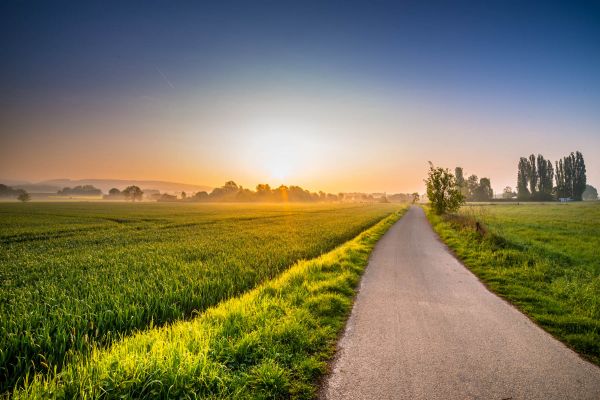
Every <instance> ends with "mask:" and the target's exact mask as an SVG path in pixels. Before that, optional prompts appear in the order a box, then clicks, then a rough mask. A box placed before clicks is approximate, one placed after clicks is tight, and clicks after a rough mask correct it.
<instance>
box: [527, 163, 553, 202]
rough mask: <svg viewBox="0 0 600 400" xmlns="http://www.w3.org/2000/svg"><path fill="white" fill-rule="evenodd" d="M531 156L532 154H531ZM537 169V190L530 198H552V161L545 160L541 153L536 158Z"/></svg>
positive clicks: (542, 199)
mask: <svg viewBox="0 0 600 400" xmlns="http://www.w3.org/2000/svg"><path fill="white" fill-rule="evenodd" d="M532 156H533V154H532ZM536 166H537V168H536V171H537V175H538V176H537V192H536V193H533V194H532V200H539V201H549V200H552V191H553V189H554V188H553V181H554V168H553V167H552V162H551V161H550V160H546V159H545V158H544V156H542V155H541V154H538V155H537V158H536Z"/></svg>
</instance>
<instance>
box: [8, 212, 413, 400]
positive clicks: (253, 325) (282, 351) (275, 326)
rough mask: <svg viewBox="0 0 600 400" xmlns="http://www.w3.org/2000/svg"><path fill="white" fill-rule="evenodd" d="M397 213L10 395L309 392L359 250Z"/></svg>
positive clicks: (360, 262)
mask: <svg viewBox="0 0 600 400" xmlns="http://www.w3.org/2000/svg"><path fill="white" fill-rule="evenodd" d="M400 216H401V213H395V214H394V215H391V216H389V217H387V218H386V219H384V220H383V221H381V222H379V223H378V224H377V225H375V226H374V227H372V228H371V229H369V230H367V231H365V232H363V233H362V234H360V235H359V236H358V237H356V238H355V239H353V240H351V241H349V242H346V243H345V244H343V245H342V246H340V247H338V248H336V249H335V250H333V251H331V252H329V253H327V254H324V255H322V256H320V257H318V258H316V259H312V260H308V261H300V262H299V263H297V264H296V265H294V266H293V267H291V268H290V269H289V270H287V271H286V272H284V273H283V274H281V275H280V276H278V277H277V278H275V279H273V280H270V281H268V282H266V283H264V284H262V285H261V286H259V287H257V288H255V289H254V290H252V291H250V292H248V293H246V294H244V295H241V296H239V297H235V298H232V299H230V300H226V301H225V302H223V303H221V304H220V305H218V306H217V307H214V308H210V309H208V310H207V311H206V312H205V313H203V314H202V315H201V316H199V317H197V318H195V319H193V320H190V321H180V322H176V323H173V324H171V325H167V326H164V327H161V328H155V329H150V330H147V331H145V332H141V333H137V334H135V335H132V336H129V337H127V338H124V339H123V340H120V341H118V342H117V343H114V344H113V345H112V346H111V347H109V348H105V349H99V348H97V349H94V350H93V352H92V353H91V355H90V356H89V357H80V360H79V361H75V362H73V363H71V364H70V365H68V366H67V367H66V368H65V369H64V370H63V371H62V372H61V373H59V374H58V375H56V376H54V377H53V378H50V379H49V378H47V377H46V378H44V376H43V375H38V376H36V377H35V378H34V379H33V382H31V383H30V384H29V385H27V387H26V390H25V391H20V392H18V393H16V394H15V398H40V397H44V398H69V399H70V398H212V399H217V398H231V399H273V398H312V397H314V395H315V393H316V386H317V379H318V378H319V377H320V376H321V375H322V374H323V373H324V372H325V371H326V368H327V361H328V360H329V359H330V358H331V357H332V355H333V353H334V351H335V343H336V339H337V337H338V335H339V333H340V331H341V329H342V328H343V325H344V321H345V319H346V318H347V316H348V314H349V312H350V309H351V305H352V298H353V295H354V291H355V288H356V286H357V283H358V281H359V279H360V275H361V273H362V271H363V269H364V267H365V266H366V264H367V261H368V257H369V254H370V252H371V250H372V249H373V247H374V245H375V243H376V242H377V240H378V239H379V238H380V237H381V236H382V235H383V234H384V233H385V232H386V231H387V229H388V228H389V227H390V226H391V225H392V224H393V223H394V222H395V221H396V220H397V219H398V218H399V217H400Z"/></svg>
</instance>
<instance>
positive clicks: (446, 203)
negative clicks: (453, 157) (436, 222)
mask: <svg viewBox="0 0 600 400" xmlns="http://www.w3.org/2000/svg"><path fill="white" fill-rule="evenodd" d="M425 185H426V186H427V197H428V198H429V201H430V202H431V207H432V208H433V210H434V212H435V213H436V214H438V215H441V214H444V213H445V212H453V211H456V210H458V209H459V208H460V206H461V204H463V203H464V197H463V195H462V193H461V192H460V190H459V189H458V187H457V185H456V179H455V178H454V175H452V174H451V173H450V171H449V170H448V168H441V167H434V165H433V164H432V163H431V162H429V173H428V175H427V179H425Z"/></svg>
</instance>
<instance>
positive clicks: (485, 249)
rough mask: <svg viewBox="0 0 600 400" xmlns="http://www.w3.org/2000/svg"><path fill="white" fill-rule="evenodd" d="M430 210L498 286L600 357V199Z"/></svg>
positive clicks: (459, 250) (465, 256)
mask: <svg viewBox="0 0 600 400" xmlns="http://www.w3.org/2000/svg"><path fill="white" fill-rule="evenodd" d="M428 216H429V218H430V220H431V221H432V223H433V224H434V227H435V229H436V231H437V232H438V233H439V234H440V236H441V237H442V238H443V240H444V241H445V242H446V243H447V244H448V245H449V247H450V248H452V249H453V250H454V251H455V252H456V254H457V255H458V256H459V258H461V259H462V260H463V261H464V263H465V264H466V265H467V266H468V267H469V268H470V269H471V270H472V271H473V272H474V273H475V274H476V275H477V276H479V277H480V278H481V279H482V280H483V282H485V283H486V284H487V285H488V287H489V288H490V289H492V290H493V291H495V292H497V293H499V294H500V295H502V296H503V297H505V298H506V299H508V300H509V301H511V302H512V303H513V304H515V305H516V306H517V307H518V308H519V309H521V310H522V311H523V312H525V313H526V314H527V315H529V316H530V317H531V318H532V319H533V320H535V321H536V322H537V323H539V324H540V325H541V326H542V327H543V328H544V329H546V330H547V331H548V332H550V333H552V334H553V335H554V336H556V337H557V338H559V339H561V340H562V341H563V342H565V343H566V344H568V345H569V346H571V347H572V348H574V349H575V350H577V351H578V352H579V353H581V354H583V355H584V356H586V357H587V358H589V359H590V360H591V361H593V362H595V363H596V364H600V202H590V203H586V202H583V203H569V204H556V203H554V204H551V203H546V204H544V203H542V204H521V205H516V204H507V205H485V206H477V205H468V206H465V207H463V208H462V209H461V211H460V212H459V213H458V215H457V216H456V215H455V216H452V215H451V216H448V217H438V216H435V215H433V213H431V212H428ZM475 221H480V222H483V226H482V228H481V229H480V230H479V232H478V231H477V229H476V226H475Z"/></svg>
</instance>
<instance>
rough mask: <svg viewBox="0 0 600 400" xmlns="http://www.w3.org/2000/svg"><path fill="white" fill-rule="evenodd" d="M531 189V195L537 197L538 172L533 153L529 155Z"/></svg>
mask: <svg viewBox="0 0 600 400" xmlns="http://www.w3.org/2000/svg"><path fill="white" fill-rule="evenodd" d="M528 178H529V191H530V192H531V197H535V196H536V193H537V190H538V187H537V185H538V172H537V168H536V165H535V156H534V155H533V154H532V155H530V156H529V177H528Z"/></svg>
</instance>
